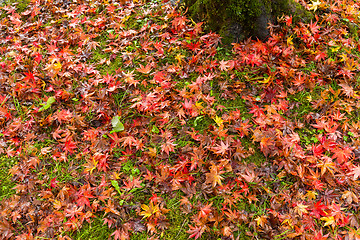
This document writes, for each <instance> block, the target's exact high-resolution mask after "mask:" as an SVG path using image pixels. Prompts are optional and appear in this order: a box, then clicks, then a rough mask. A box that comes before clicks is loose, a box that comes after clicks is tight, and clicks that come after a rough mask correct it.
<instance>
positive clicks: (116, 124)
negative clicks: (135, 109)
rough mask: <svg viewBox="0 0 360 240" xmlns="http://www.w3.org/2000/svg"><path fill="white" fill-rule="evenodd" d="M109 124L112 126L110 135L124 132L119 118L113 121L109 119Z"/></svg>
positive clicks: (116, 117)
mask: <svg viewBox="0 0 360 240" xmlns="http://www.w3.org/2000/svg"><path fill="white" fill-rule="evenodd" d="M111 124H112V127H113V130H112V131H111V132H110V133H114V132H121V131H124V129H125V128H124V125H123V124H122V122H120V117H119V116H115V117H113V119H111Z"/></svg>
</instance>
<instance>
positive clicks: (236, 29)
mask: <svg viewBox="0 0 360 240" xmlns="http://www.w3.org/2000/svg"><path fill="white" fill-rule="evenodd" d="M184 3H185V6H186V7H187V8H188V14H189V15H190V17H192V18H193V19H194V20H195V21H202V22H206V23H207V24H206V25H207V28H208V29H209V30H212V31H215V32H217V33H219V34H220V35H221V36H222V38H223V43H227V44H229V43H231V42H236V41H238V40H243V39H244V38H248V37H253V38H258V39H260V40H266V39H267V38H268V36H269V29H268V24H269V22H272V23H275V22H276V19H277V17H278V16H282V15H293V16H294V19H295V20H296V19H298V20H300V19H302V20H309V19H311V18H312V14H311V13H310V12H308V11H306V10H305V9H304V8H303V7H302V6H301V5H300V4H298V3H296V2H295V1H294V0H184Z"/></svg>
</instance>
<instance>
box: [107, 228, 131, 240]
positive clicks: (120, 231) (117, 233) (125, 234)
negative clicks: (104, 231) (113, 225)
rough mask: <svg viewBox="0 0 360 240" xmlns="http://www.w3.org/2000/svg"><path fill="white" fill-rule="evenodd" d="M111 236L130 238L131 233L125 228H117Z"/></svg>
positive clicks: (123, 238)
mask: <svg viewBox="0 0 360 240" xmlns="http://www.w3.org/2000/svg"><path fill="white" fill-rule="evenodd" d="M111 236H114V240H127V239H130V235H129V233H128V232H127V231H124V229H117V230H115V231H114V232H113V233H112V234H111Z"/></svg>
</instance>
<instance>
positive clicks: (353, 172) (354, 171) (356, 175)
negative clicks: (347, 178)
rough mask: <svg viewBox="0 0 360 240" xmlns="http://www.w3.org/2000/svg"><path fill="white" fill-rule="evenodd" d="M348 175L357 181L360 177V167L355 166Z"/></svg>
mask: <svg viewBox="0 0 360 240" xmlns="http://www.w3.org/2000/svg"><path fill="white" fill-rule="evenodd" d="M347 175H352V176H353V180H354V181H355V180H357V179H358V178H359V176H360V166H355V167H353V168H352V169H351V172H349V173H348V174H347Z"/></svg>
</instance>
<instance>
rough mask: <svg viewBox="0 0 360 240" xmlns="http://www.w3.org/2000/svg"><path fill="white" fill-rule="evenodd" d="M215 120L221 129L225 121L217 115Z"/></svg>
mask: <svg viewBox="0 0 360 240" xmlns="http://www.w3.org/2000/svg"><path fill="white" fill-rule="evenodd" d="M213 120H214V121H215V122H216V124H217V125H218V126H219V127H220V126H221V125H222V124H223V122H224V120H222V119H221V117H218V116H217V115H215V117H214V118H213Z"/></svg>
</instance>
